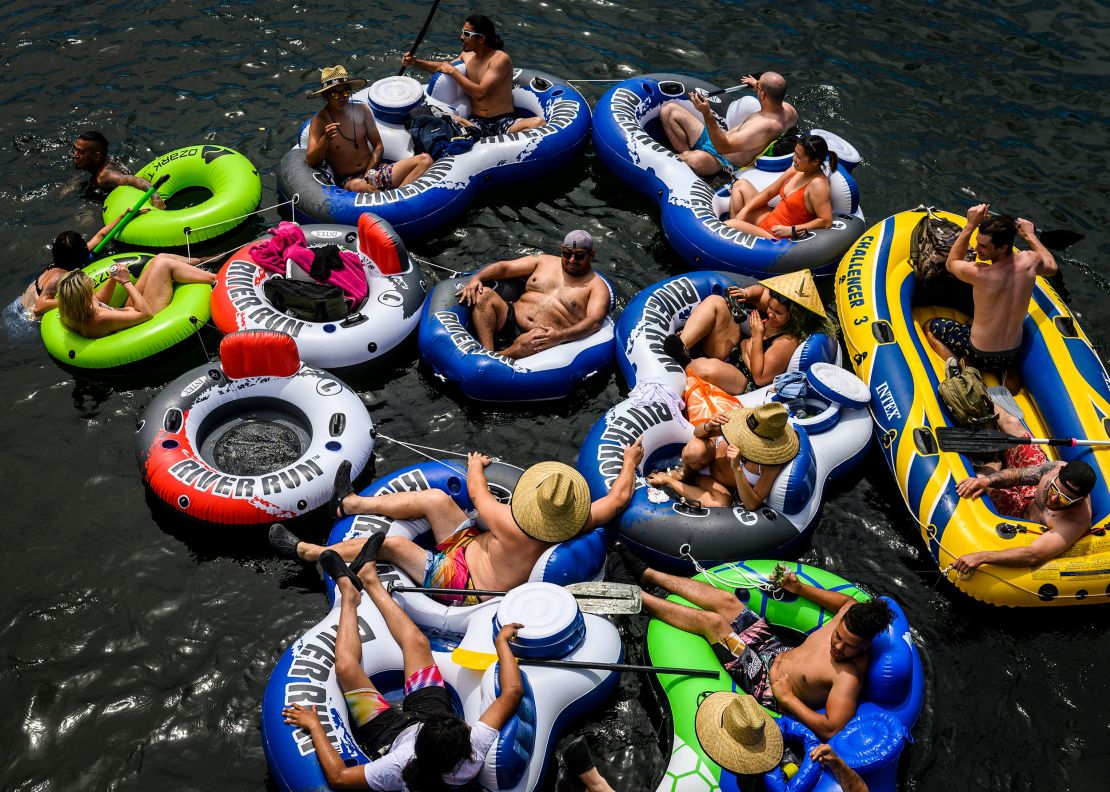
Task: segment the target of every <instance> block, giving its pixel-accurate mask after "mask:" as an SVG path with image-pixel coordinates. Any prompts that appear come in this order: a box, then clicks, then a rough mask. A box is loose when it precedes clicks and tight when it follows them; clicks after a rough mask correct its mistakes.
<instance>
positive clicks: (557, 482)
mask: <svg viewBox="0 0 1110 792" xmlns="http://www.w3.org/2000/svg"><path fill="white" fill-rule="evenodd" d="M643 458H644V449H643V446H642V445H641V444H640V441H639V440H637V441H636V442H635V443H633V444H632V445H631V446H629V447H628V448H627V449H625V452H624V462H623V464H622V465H621V471H620V473H619V474H618V475H617V478H616V480H615V481H614V482H613V487H612V489H610V491H609V493H608V494H607V495H605V496H604V497H601V498H599V499H598V500H596V501H592V502H591V500H590V489H589V486H588V485H587V484H586V479H585V478H583V476H582V474H581V473H579V472H578V471H577V470H575V469H574V468H572V467H571V466H570V465H565V464H563V463H562V462H540V463H538V464H535V465H532V467H530V468H528V469H527V470H525V471H524V473H523V474H522V475H521V477H520V480H519V481H518V482H517V485H516V488H515V489H514V490H513V497H512V501H511V503H509V504H504V503H501V502H500V501H498V500H497V498H495V497H494V496H493V495H492V494H491V493H490V491H489V485H488V483H487V482H486V474H485V468H486V466H487V465H489V464H490V462H491V460H490V458H489V457H488V456H486V455H485V454H478V453H471V454H469V455H468V462H467V480H466V486H467V492H468V493H469V494H470V500H471V502H472V503H473V504H474V508H475V512H474V513H471V514H468V513H466V512H464V511H463V510H462V509H461V508H459V506H458V504H456V503H455V502H454V501H453V500H452V499H451V496H450V495H448V494H447V493H446V492H444V491H443V490H439V489H426V490H418V491H415V492H391V493H387V494H385V495H373V496H370V497H363V496H361V495H356V494H355V493H354V490H353V489H352V487H351V479H350V475H351V466H350V464H349V463H347V462H343V463H342V464H341V465H340V466H339V470H338V471H337V472H336V477H335V486H334V489H333V493H332V501H331V503H332V504H333V505H332V507H331V508H332V513H333V514H334V515H335V516H337V517H346V516H348V515H352V514H378V515H381V516H383V517H391V518H393V519H396V520H419V519H427V520H428V523H429V524H430V527H431V529H432V534H433V536H434V537H435V542H436V547H435V549H434V550H425V549H424V548H423V547H421V546H420V545H418V544H416V543H415V542H413V541H411V540H409V539H406V538H404V537H400V536H390V537H388V538H387V539H386V540H385V543H384V544H383V545H382V549H381V553H380V555H379V556H378V557H379V558H381V559H382V560H383V561H386V562H388V563H391V564H394V565H395V566H397V567H399V568H400V569H401V571H403V572H404V573H405V574H406V575H408V576H409V577H410V578H411V579H413V580H415V581H420V582H421V585H423V586H427V587H433V588H455V589H478V590H487V591H508V590H509V589H511V588H513V587H515V586H519V585H520V584H522V583H526V582H527V581H528V576H529V575H530V574H531V572H532V567H533V566H535V564H536V562H537V561H538V560H539V558H540V556H541V555H543V552H544V551H545V550H547V548H549V547H551V545H553V544H557V543H559V542H565V541H566V540H568V539H572V538H574V537H575V536H578V535H579V534H581V533H586V532H588V531H592V530H593V529H594V528H596V527H597V526H599V525H604V524H605V523H607V522H609V521H610V520H612V519H613V518H614V517H616V516H617V514H619V513H620V512H621V510H623V509H624V507H625V506H627V505H628V501H629V500H630V499H631V498H632V492H633V490H634V489H635V483H636V466H637V465H639V464H640V462H641V461H642V460H643ZM365 543H366V539H365V538H355V539H347V540H344V541H342V542H339V543H338V544H335V545H332V546H331V547H330V548H326V547H322V546H321V545H316V544H312V543H310V542H302V541H300V539H298V538H297V537H296V536H294V535H293V534H292V533H290V532H289V530H288V529H286V528H285V527H284V526H282V525H281V524H275V525H273V526H272V527H271V528H270V544H271V545H272V546H273V547H274V549H275V550H277V552H278V554H279V555H282V556H284V557H286V558H297V559H299V560H301V561H304V562H307V563H315V562H316V561H317V560H318V559H319V558H320V554H321V553H322V552H324V551H325V550H327V549H331V550H334V551H335V552H337V553H338V554H339V555H340V557H341V558H343V560H344V561H351V560H353V559H354V558H355V557H356V556H357V555H358V553H359V551H360V550H361V549H362V547H363V545H364V544H365ZM433 596H435V595H433ZM435 598H436V599H438V600H439V601H440V602H444V603H447V604H449V605H457V604H463V605H473V604H476V603H477V602H478V601H479V600H478V597H476V596H472V595H471V596H466V597H463V596H459V595H452V594H446V595H440V596H436V597H435Z"/></svg>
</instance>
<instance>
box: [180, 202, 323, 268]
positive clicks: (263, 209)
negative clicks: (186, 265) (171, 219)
mask: <svg viewBox="0 0 1110 792" xmlns="http://www.w3.org/2000/svg"><path fill="white" fill-rule="evenodd" d="M300 199H301V196H300V195H298V194H296V193H294V194H293V197H292V198H290V199H289V200H288V201H281V202H280V203H276V204H274V205H272V206H262V207H259V208H258V209H255V210H254V211H252V212H247V213H246V214H241V215H237V216H235V217H229V218H228V219H227V220H221V221H220V222H218V223H210V224H208V225H206V226H197V227H196V228H191V227H189V226H185V228H183V229H182V231H183V232H184V233H185V257H186V258H192V257H193V255H192V246H191V245H190V242H189V238H190V237H191V236H192V235H193V234H195V233H196V232H198V231H204V230H205V229H208V228H215V227H216V226H222V225H228V224H229V223H234V222H235V221H236V220H242V219H244V218H247V217H250V216H251V215H256V214H262V213H263V212H268V211H270V210H271V209H280V208H281V207H283V206H289V207H290V208H292V207H293V206H295V205H296V204H297V201H299V200H300ZM238 249H239V248H235V250H238ZM228 252H229V253H234V252H235V251H234V250H230V251H228ZM213 258H215V257H213ZM209 261H211V259H209Z"/></svg>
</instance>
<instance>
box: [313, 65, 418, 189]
mask: <svg viewBox="0 0 1110 792" xmlns="http://www.w3.org/2000/svg"><path fill="white" fill-rule="evenodd" d="M320 84H321V87H320V89H319V90H318V91H313V92H312V95H313V96H318V95H320V94H323V96H324V100H325V102H326V104H325V105H324V109H323V110H321V111H320V112H319V113H317V114H316V115H315V116H314V117H313V118H312V123H311V124H310V125H309V129H308V148H307V149H306V150H305V155H304V160H305V162H307V163H308V164H309V165H310V166H311V167H313V168H316V167H318V166H319V165H320V163H322V162H323V161H324V160H327V161H328V164H329V165H330V166H331V170H332V173H333V174H334V175H335V186H336V187H340V188H342V189H344V190H349V191H351V192H381V191H383V190H393V189H396V188H398V187H404V186H405V185H406V184H410V183H411V182H414V181H416V180H417V179H419V178H420V177H421V176H423V175H424V172H425V171H426V170H428V168H430V167H432V157H431V155H430V154H417V155H416V156H413V157H406V158H405V159H403V160H400V161H398V162H383V161H382V154H383V152H384V147H383V145H382V138H381V135H380V134H378V127H377V126H376V125H375V124H374V117H373V116H372V115H370V108H368V107H367V106H366V105H364V104H351V103H350V101H351V93H352V91H353V90H358V89H359V88H362V87H364V86H365V85H366V80H360V79H352V78H350V77H348V76H347V70H346V69H345V68H343V67H342V66H332V67H325V68H323V69H321V70H320Z"/></svg>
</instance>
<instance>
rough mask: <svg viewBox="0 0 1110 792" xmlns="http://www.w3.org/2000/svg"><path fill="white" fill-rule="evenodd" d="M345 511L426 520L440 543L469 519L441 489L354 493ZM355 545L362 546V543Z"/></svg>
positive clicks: (346, 500) (399, 518)
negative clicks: (376, 493) (377, 493)
mask: <svg viewBox="0 0 1110 792" xmlns="http://www.w3.org/2000/svg"><path fill="white" fill-rule="evenodd" d="M343 511H345V512H346V513H347V514H380V515H381V516H382V517H392V518H393V519H394V520H419V519H421V518H426V519H427V520H428V523H429V524H430V525H431V527H432V534H433V535H434V536H435V540H436V542H437V543H438V542H442V541H443V540H444V539H446V538H447V537H448V536H450V535H451V534H453V533H454V532H455V529H457V528H458V527H459V526H460V525H462V523H464V522H465V521H466V520H467V519H468V517H467V515H466V512H464V511H463V510H462V509H460V508H459V507H458V505H457V504H456V503H455V502H454V501H453V500H451V496H450V495H448V494H447V493H446V492H444V491H443V490H438V489H427V490H417V491H416V492H390V493H387V494H385V495H371V496H369V497H363V496H362V495H355V494H353V493H352V494H350V495H348V496H347V497H345V498H344V499H343ZM355 541H357V542H358V543H359V546H360V547H361V546H362V540H361V539H359V540H355ZM337 552H338V550H337ZM355 552H356V553H357V552H358V551H357V550H356V551H355ZM340 555H343V554H342V553H340ZM344 558H346V556H344ZM352 558H353V556H352ZM305 560H313V559H305Z"/></svg>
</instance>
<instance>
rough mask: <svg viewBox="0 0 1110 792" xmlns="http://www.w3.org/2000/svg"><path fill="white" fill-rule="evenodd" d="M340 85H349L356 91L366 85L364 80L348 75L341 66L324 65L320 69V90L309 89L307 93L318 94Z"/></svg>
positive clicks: (310, 94)
mask: <svg viewBox="0 0 1110 792" xmlns="http://www.w3.org/2000/svg"><path fill="white" fill-rule="evenodd" d="M340 85H349V86H351V90H352V91H357V90H359V89H360V88H365V87H366V80H361V79H358V78H352V77H349V76H348V75H347V70H346V69H345V68H344V67H343V66H325V67H324V68H322V69H320V90H318V91H309V93H308V95H309V96H319V95H320V94H322V93H325V92H326V91H330V90H331V89H332V88H338V87H339V86H340Z"/></svg>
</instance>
